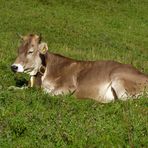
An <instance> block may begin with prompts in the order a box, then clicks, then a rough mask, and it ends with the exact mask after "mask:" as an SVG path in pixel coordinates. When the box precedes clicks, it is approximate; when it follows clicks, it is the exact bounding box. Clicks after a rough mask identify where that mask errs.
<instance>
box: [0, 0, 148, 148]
mask: <svg viewBox="0 0 148 148" xmlns="http://www.w3.org/2000/svg"><path fill="white" fill-rule="evenodd" d="M16 33H20V34H22V35H25V34H28V33H37V34H39V33H41V34H42V36H43V40H44V41H46V42H47V43H48V47H49V50H50V51H52V52H55V53H60V54H62V55H65V56H68V57H71V58H74V59H79V60H80V59H81V60H100V59H103V60H107V59H110V60H116V61H119V62H123V63H129V64H133V65H134V66H135V67H137V68H138V69H140V70H141V71H143V72H145V73H148V1H147V0H0V148H9V147H10V148H36V147H39V148H44V147H45V148H46V147H47V148H55V147H56V148H58V147H59V148H67V147H70V148H100V147H105V148H110V147H114V148H116V147H117V148H120V147H125V148H126V147H127V148H128V147H131V148H134V147H136V148H142V147H144V148H147V147H148V98H146V97H145V96H143V97H141V98H140V99H138V100H132V99H131V100H129V101H126V102H122V101H116V102H114V103H109V104H100V103H98V102H96V101H93V100H77V99H75V98H74V97H73V96H56V97H51V96H50V95H47V94H44V93H43V92H42V91H41V90H40V89H26V90H11V89H9V87H10V86H17V85H19V84H20V83H23V82H25V79H28V76H27V75H24V74H14V73H13V72H11V69H10V65H11V64H12V63H13V62H14V60H15V58H16V56H17V47H18V45H19V44H20V41H19V38H18V37H17V35H16ZM18 82H19V83H18ZM90 87H91V86H90Z"/></svg>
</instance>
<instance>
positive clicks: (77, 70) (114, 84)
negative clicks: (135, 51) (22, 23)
mask: <svg viewBox="0 0 148 148" xmlns="http://www.w3.org/2000/svg"><path fill="white" fill-rule="evenodd" d="M21 38H22V40H23V41H22V44H21V46H20V47H19V48H18V57H17V58H16V61H15V62H14V64H13V65H12V66H11V69H12V70H13V71H14V72H24V73H28V74H29V75H30V76H31V87H33V86H34V85H35V83H36V82H37V83H38V84H39V85H41V87H42V88H43V89H44V90H45V91H46V92H48V93H49V94H51V95H59V94H67V93H70V92H71V93H73V94H74V96H76V97H77V98H91V99H95V100H97V101H99V102H103V103H108V102H110V101H113V100H115V99H121V100H126V99H128V98H129V97H137V96H139V95H140V94H142V93H143V92H145V90H146V89H147V86H148V76H147V75H145V74H143V73H141V72H140V71H138V70H137V69H135V68H134V67H132V66H131V65H126V64H121V63H118V62H114V61H78V60H74V59H71V58H67V57H64V56H61V55H59V54H55V53H50V52H48V47H47V44H46V43H44V42H41V38H40V36H38V35H35V34H30V35H28V36H24V37H21Z"/></svg>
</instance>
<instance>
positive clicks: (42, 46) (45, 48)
mask: <svg viewBox="0 0 148 148" xmlns="http://www.w3.org/2000/svg"><path fill="white" fill-rule="evenodd" d="M47 51H48V46H47V43H41V44H39V52H40V53H41V54H46V53H47Z"/></svg>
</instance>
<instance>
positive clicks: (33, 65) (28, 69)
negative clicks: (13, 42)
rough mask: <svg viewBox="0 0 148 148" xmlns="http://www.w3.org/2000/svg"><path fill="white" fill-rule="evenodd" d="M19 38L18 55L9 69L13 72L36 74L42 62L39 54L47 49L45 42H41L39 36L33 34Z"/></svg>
mask: <svg viewBox="0 0 148 148" xmlns="http://www.w3.org/2000/svg"><path fill="white" fill-rule="evenodd" d="M21 40H22V43H21V45H20V47H19V48H18V56H17V58H16V60H15V62H14V64H12V65H11V69H12V71H14V72H24V73H28V74H30V75H36V74H37V72H38V71H39V68H40V67H41V64H42V59H41V55H43V54H45V53H46V52H47V50H48V47H47V44H46V43H41V37H40V36H38V35H35V34H30V35H27V36H21Z"/></svg>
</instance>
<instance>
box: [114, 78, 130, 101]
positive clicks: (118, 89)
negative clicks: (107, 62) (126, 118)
mask: <svg viewBox="0 0 148 148" xmlns="http://www.w3.org/2000/svg"><path fill="white" fill-rule="evenodd" d="M112 92H113V94H114V96H115V97H116V99H119V100H123V101H124V100H127V99H128V97H130V95H129V93H128V90H127V88H126V87H125V85H124V80H122V79H118V78H117V79H114V80H113V81H112Z"/></svg>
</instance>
